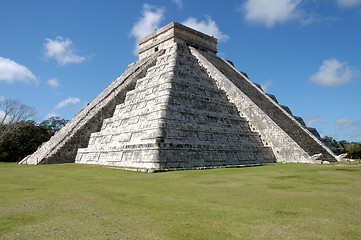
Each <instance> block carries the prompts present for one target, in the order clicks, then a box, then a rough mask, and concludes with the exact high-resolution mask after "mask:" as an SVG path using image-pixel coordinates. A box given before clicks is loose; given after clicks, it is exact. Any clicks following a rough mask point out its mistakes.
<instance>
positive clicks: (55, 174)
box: [0, 163, 361, 240]
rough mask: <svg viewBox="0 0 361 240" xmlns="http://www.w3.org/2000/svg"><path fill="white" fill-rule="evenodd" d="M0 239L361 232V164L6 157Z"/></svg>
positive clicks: (0, 175) (349, 235) (0, 171)
mask: <svg viewBox="0 0 361 240" xmlns="http://www.w3.org/2000/svg"><path fill="white" fill-rule="evenodd" d="M0 239H27V240H28V239H217V240H218V239H361V165H347V164H345V165H341V166H339V165H311V164H273V165H267V166H261V167H248V168H233V169H212V170H198V171H174V172H163V173H153V174H147V173H138V172H129V171H123V170H116V169H110V168H105V167H100V166H89V165H78V164H59V165H39V166H29V165H16V164H14V163H0Z"/></svg>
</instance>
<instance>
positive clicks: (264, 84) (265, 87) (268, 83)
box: [261, 80, 272, 92]
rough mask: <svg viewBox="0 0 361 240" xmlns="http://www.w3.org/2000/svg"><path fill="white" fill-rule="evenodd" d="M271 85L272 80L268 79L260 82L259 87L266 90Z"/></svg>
mask: <svg viewBox="0 0 361 240" xmlns="http://www.w3.org/2000/svg"><path fill="white" fill-rule="evenodd" d="M271 85H272V80H268V81H266V82H264V83H262V84H261V88H262V89H263V91H264V92H267V90H268V88H269V87H270V86H271Z"/></svg>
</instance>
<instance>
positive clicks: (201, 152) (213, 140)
mask: <svg viewBox="0 0 361 240" xmlns="http://www.w3.org/2000/svg"><path fill="white" fill-rule="evenodd" d="M274 161H275V158H274V154H273V152H272V150H271V148H269V147H264V146H263V144H262V142H261V140H260V138H259V134H258V133H255V132H252V131H251V129H250V127H249V125H248V122H247V121H246V120H245V119H244V118H242V117H240V116H239V114H238V112H237V109H236V107H235V106H234V105H233V104H231V103H229V101H228V100H227V97H226V95H225V93H224V91H222V90H220V89H218V88H217V86H216V85H215V82H214V80H213V79H211V78H209V76H207V74H206V73H205V71H204V69H202V68H201V67H200V66H199V65H198V64H197V62H196V60H195V58H194V57H193V56H192V55H191V54H190V52H189V49H188V47H187V46H186V45H184V44H179V43H174V44H173V45H172V46H171V47H169V48H168V50H167V52H166V54H164V55H163V56H161V57H159V58H158V60H157V64H156V65H155V66H154V67H151V68H149V69H148V72H147V74H146V76H145V77H144V78H142V79H139V80H138V81H137V84H136V87H135V89H134V90H132V91H129V92H128V93H127V96H126V99H125V101H124V103H123V104H121V105H118V106H117V108H116V110H115V112H114V115H113V117H112V118H109V119H106V120H105V121H104V124H103V127H102V129H101V131H100V132H97V133H93V134H92V135H91V138H90V142H89V145H88V148H84V149H79V150H78V155H77V158H76V162H78V163H88V164H89V163H94V164H103V165H116V166H124V167H137V168H155V169H158V168H184V167H197V166H219V165H231V164H237V165H240V164H250V163H265V162H274Z"/></svg>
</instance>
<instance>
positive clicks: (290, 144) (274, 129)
mask: <svg viewBox="0 0 361 240" xmlns="http://www.w3.org/2000/svg"><path fill="white" fill-rule="evenodd" d="M192 52H193V53H194V54H196V55H197V56H198V58H199V59H201V61H202V63H201V64H207V66H206V68H207V70H208V71H209V74H210V75H214V76H215V77H218V78H219V79H220V83H219V85H220V86H225V85H226V83H227V85H229V86H227V87H225V88H227V89H229V92H228V91H226V90H225V91H226V92H227V94H229V97H230V98H231V97H233V98H234V99H233V101H234V102H235V103H236V106H237V107H239V111H240V112H241V114H243V115H245V116H246V118H247V119H248V120H249V121H250V124H251V126H252V129H254V130H257V131H259V132H260V134H261V137H262V140H263V141H264V142H265V143H266V145H270V146H271V147H272V148H273V149H274V152H275V155H276V158H277V160H278V161H286V162H288V161H292V162H310V161H311V160H310V157H311V156H313V155H315V154H319V153H322V159H323V160H328V161H336V158H335V157H336V156H335V155H334V154H333V152H332V151H331V150H330V149H329V148H327V147H326V146H325V145H324V144H323V143H322V142H321V141H320V140H319V139H318V138H317V137H316V136H314V135H313V134H312V133H310V131H309V130H308V129H307V128H305V127H304V126H302V124H301V123H299V122H298V121H297V120H296V119H295V118H294V117H293V116H292V113H291V111H290V110H289V108H288V107H286V106H281V105H279V104H278V103H276V102H275V101H273V100H272V98H270V97H269V96H268V95H267V94H265V93H264V92H263V91H262V90H261V89H260V88H257V87H256V86H255V85H254V83H252V82H251V81H249V79H248V78H247V77H246V76H244V75H243V74H242V73H241V72H239V71H238V70H237V69H236V68H234V66H232V65H231V64H230V63H229V62H228V61H226V60H224V59H221V58H218V57H215V56H212V55H209V54H206V53H203V52H198V51H196V50H195V49H193V51H192ZM199 55H202V56H203V58H200V57H199ZM225 79H228V80H229V81H230V82H231V83H232V84H233V86H231V84H229V83H228V82H227V81H226V80H225ZM222 80H223V82H222ZM235 87H236V88H237V89H234V88H235ZM222 89H223V88H222ZM237 90H239V91H237ZM236 92H238V94H237V93H236ZM241 93H243V94H241ZM232 95H233V96H232ZM242 95H243V96H242ZM245 96H246V97H247V98H245ZM238 97H241V98H242V99H240V98H238ZM249 101H250V102H251V104H247V103H250V102H249ZM237 102H238V104H237ZM245 103H246V104H245ZM246 105H248V106H246ZM255 106H257V107H258V108H256V107H255ZM317 134H318V133H317ZM295 144H296V145H298V146H297V147H296V145H295ZM305 153H306V154H305Z"/></svg>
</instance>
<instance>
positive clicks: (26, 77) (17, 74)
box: [0, 57, 39, 84]
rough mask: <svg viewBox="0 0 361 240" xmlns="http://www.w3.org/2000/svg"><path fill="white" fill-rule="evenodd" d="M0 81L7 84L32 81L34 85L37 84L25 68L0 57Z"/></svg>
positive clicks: (36, 80)
mask: <svg viewBox="0 0 361 240" xmlns="http://www.w3.org/2000/svg"><path fill="white" fill-rule="evenodd" d="M0 81H5V82H8V83H13V82H15V81H19V82H29V81H33V82H35V83H36V84H38V83H39V82H38V79H37V78H36V77H35V75H34V74H33V73H32V72H31V71H30V70H29V69H28V68H27V67H25V66H23V65H20V64H19V63H17V62H14V61H13V60H11V59H9V58H3V57H0Z"/></svg>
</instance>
